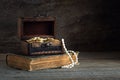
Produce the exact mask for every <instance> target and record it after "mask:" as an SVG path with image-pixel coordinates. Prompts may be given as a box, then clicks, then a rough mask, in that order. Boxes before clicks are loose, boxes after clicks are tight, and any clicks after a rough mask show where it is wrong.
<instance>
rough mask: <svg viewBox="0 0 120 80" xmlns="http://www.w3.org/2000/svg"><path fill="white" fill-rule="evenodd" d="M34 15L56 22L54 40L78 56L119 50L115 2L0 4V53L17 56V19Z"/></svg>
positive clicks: (119, 9)
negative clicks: (50, 18) (49, 18)
mask: <svg viewBox="0 0 120 80" xmlns="http://www.w3.org/2000/svg"><path fill="white" fill-rule="evenodd" d="M35 15H48V16H55V17H56V18H57V19H56V22H57V24H56V33H57V34H56V36H57V38H59V39H61V38H64V39H65V42H66V45H67V47H68V49H73V50H77V51H80V52H103V51H104V52H116V51H117V52H118V51H119V50H120V27H119V26H120V20H119V19H120V3H119V0H0V52H1V53H3V52H4V53H17V52H20V40H19V39H18V34H17V19H18V17H32V16H35ZM96 54H98V55H103V54H99V53H96ZM86 55H90V54H86ZM113 55H114V53H113ZM117 55H119V56H120V54H118V53H117ZM108 56H109V54H108Z"/></svg>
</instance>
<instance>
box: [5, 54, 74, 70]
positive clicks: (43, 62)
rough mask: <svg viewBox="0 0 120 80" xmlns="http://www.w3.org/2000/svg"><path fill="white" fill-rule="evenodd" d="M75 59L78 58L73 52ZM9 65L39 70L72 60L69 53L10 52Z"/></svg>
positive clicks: (68, 62) (62, 64)
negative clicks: (27, 54)
mask: <svg viewBox="0 0 120 80" xmlns="http://www.w3.org/2000/svg"><path fill="white" fill-rule="evenodd" d="M71 56H72V58H73V60H74V61H75V60H76V57H75V55H74V54H71ZM6 62H7V65H8V66H10V67H13V68H18V69H22V70H28V71H33V70H39V69H48V68H58V67H61V66H64V65H69V64H70V63H71V60H70V58H69V56H68V55H67V54H60V55H47V56H46V55H45V56H23V55H16V54H8V55H7V56H6Z"/></svg>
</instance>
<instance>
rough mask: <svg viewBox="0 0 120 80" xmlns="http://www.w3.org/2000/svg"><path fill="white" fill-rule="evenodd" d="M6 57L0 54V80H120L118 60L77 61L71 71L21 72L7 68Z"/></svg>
mask: <svg viewBox="0 0 120 80" xmlns="http://www.w3.org/2000/svg"><path fill="white" fill-rule="evenodd" d="M5 58H6V55H5V54H0V80H120V60H115V59H91V60H86V59H82V60H79V62H80V65H77V66H75V67H74V68H71V69H45V70H37V71H32V72H29V71H23V70H18V69H14V68H11V67H8V66H7V65H6V61H5Z"/></svg>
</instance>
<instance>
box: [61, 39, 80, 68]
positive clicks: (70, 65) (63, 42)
mask: <svg viewBox="0 0 120 80" xmlns="http://www.w3.org/2000/svg"><path fill="white" fill-rule="evenodd" d="M62 46H63V49H64V51H65V53H67V55H68V56H69V58H70V60H71V62H72V63H71V64H69V65H65V66H62V68H72V67H74V66H75V65H77V64H78V56H77V54H76V52H75V51H72V50H67V48H66V46H65V41H64V39H62ZM70 53H72V54H74V55H75V58H76V60H75V61H74V60H73V58H72V56H71V55H70Z"/></svg>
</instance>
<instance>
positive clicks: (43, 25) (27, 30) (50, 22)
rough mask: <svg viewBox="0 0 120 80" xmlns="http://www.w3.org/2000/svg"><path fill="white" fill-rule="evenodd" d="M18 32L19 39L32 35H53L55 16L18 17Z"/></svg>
mask: <svg viewBox="0 0 120 80" xmlns="http://www.w3.org/2000/svg"><path fill="white" fill-rule="evenodd" d="M18 34H19V38H20V39H21V40H25V39H29V38H32V37H55V18H54V17H36V18H19V19H18Z"/></svg>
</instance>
